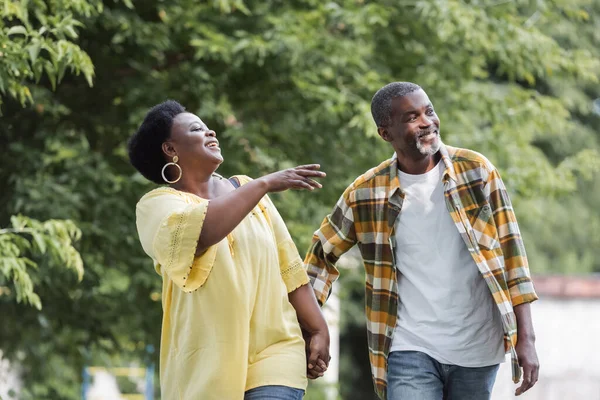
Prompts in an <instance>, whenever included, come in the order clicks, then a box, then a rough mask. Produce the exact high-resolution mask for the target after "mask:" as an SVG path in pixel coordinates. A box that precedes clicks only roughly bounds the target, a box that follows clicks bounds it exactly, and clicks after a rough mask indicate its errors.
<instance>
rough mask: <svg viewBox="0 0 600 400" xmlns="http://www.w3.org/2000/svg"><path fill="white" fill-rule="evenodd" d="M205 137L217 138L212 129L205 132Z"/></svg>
mask: <svg viewBox="0 0 600 400" xmlns="http://www.w3.org/2000/svg"><path fill="white" fill-rule="evenodd" d="M206 136H208V137H217V133H216V132H215V131H213V130H212V129H209V130H208V131H206Z"/></svg>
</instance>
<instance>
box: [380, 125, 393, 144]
mask: <svg viewBox="0 0 600 400" xmlns="http://www.w3.org/2000/svg"><path fill="white" fill-rule="evenodd" d="M377 133H378V134H379V136H381V138H382V139H383V140H385V141H386V142H391V141H392V135H391V134H390V131H389V129H388V128H383V127H377Z"/></svg>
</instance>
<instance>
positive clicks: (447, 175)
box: [388, 143, 458, 198]
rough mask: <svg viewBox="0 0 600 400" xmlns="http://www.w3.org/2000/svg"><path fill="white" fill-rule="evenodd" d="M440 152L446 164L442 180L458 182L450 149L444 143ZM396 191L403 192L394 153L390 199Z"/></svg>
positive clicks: (396, 157) (396, 156) (391, 166)
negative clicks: (449, 152)
mask: <svg viewBox="0 0 600 400" xmlns="http://www.w3.org/2000/svg"><path fill="white" fill-rule="evenodd" d="M439 152H440V154H441V156H442V161H443V162H444V166H445V169H444V174H443V175H442V180H443V181H444V182H446V181H447V180H448V179H452V180H453V181H454V182H458V180H457V179H456V171H455V170H454V165H452V159H451V158H450V154H448V149H447V148H446V145H445V144H444V143H441V146H440V150H439ZM396 190H400V192H402V189H400V178H399V176H398V154H396V152H394V155H393V156H392V158H391V163H390V188H389V191H388V198H390V197H392V195H393V194H394V193H395V192H396Z"/></svg>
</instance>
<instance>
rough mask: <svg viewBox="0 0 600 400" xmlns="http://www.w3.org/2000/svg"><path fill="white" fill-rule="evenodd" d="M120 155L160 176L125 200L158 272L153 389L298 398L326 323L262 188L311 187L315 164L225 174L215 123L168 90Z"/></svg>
mask: <svg viewBox="0 0 600 400" xmlns="http://www.w3.org/2000/svg"><path fill="white" fill-rule="evenodd" d="M129 158H130V160H131V163H132V164H133V166H134V167H135V168H136V169H137V170H138V171H139V172H140V173H141V174H142V175H143V176H144V177H146V178H147V179H149V180H151V181H153V182H156V183H159V184H160V183H167V184H168V185H167V186H162V187H160V188H157V189H154V190H152V191H150V192H149V193H147V194H146V195H144V196H143V197H142V198H141V199H140V201H139V202H138V204H137V208H136V212H137V228H138V233H139V237H140V241H141V244H142V247H143V249H144V251H145V252H146V253H147V254H148V255H149V256H150V257H151V258H152V259H153V261H154V265H155V268H156V271H157V272H158V273H159V274H160V275H161V276H162V279H163V285H162V306H163V312H164V316H163V322H162V338H161V349H160V382H161V392H162V399H163V400H170V399H177V400H192V399H193V400H196V399H203V400H213V399H214V400H236V399H240V400H241V399H244V400H251V399H281V400H293V399H301V398H302V397H303V395H304V390H305V389H306V385H307V380H306V378H307V375H308V377H310V378H316V377H318V376H321V375H322V374H323V372H324V371H325V370H326V368H327V364H328V362H329V332H328V330H327V325H326V323H325V320H324V318H323V315H322V314H321V311H320V308H319V306H318V304H317V302H316V299H315V297H314V294H313V291H312V290H311V289H310V287H309V286H307V284H308V282H309V280H308V277H307V274H306V272H305V270H304V268H303V264H302V260H301V258H300V256H299V254H298V251H297V249H296V247H295V245H294V242H293V241H292V239H291V237H290V234H289V232H288V230H287V228H286V226H285V224H284V222H283V220H282V219H281V216H280V215H279V213H278V212H277V209H276V208H275V206H274V205H273V203H272V202H271V200H270V199H269V198H268V197H267V196H266V194H267V193H269V192H279V191H283V190H287V189H307V190H313V189H315V188H320V187H321V185H320V184H319V183H318V182H316V181H315V180H313V178H320V177H324V176H325V174H324V173H323V172H320V171H319V166H318V165H304V166H300V167H296V168H292V169H287V170H283V171H279V172H275V173H272V174H270V175H266V176H263V177H261V178H259V179H256V180H252V179H250V178H248V177H246V176H235V177H233V178H231V179H224V178H223V177H221V176H220V175H217V174H215V171H216V170H217V168H218V167H219V165H221V163H222V162H223V156H222V155H221V150H220V148H219V141H218V140H217V138H216V134H215V132H214V131H212V130H210V129H209V128H208V127H207V126H206V124H205V123H204V122H202V120H201V119H200V118H198V117H197V116H196V115H194V114H191V113H189V112H186V111H185V109H184V108H183V107H182V106H181V105H180V104H179V103H177V102H175V101H167V102H164V103H161V104H159V105H157V106H155V107H154V108H152V109H151V110H150V111H149V112H148V114H147V115H146V118H145V119H144V121H143V123H142V125H141V126H140V128H139V130H138V131H137V132H136V133H135V135H134V136H133V137H132V138H131V140H130V142H129ZM299 323H300V325H299ZM301 327H302V329H303V330H304V333H305V336H306V337H307V343H306V348H305V341H304V339H303V336H302V334H303V332H302V330H301ZM307 356H308V365H307Z"/></svg>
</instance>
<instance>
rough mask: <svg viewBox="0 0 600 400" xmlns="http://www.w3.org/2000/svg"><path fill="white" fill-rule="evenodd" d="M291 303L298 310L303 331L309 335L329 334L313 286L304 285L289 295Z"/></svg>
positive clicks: (297, 313)
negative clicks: (317, 333)
mask: <svg viewBox="0 0 600 400" xmlns="http://www.w3.org/2000/svg"><path fill="white" fill-rule="evenodd" d="M288 298H289V300H290V303H291V304H292V306H293V307H294V309H295V310H296V315H297V316H298V322H299V323H300V326H301V327H302V329H304V330H306V331H307V332H309V333H315V332H323V333H325V332H327V333H329V329H328V327H327V322H325V317H324V316H323V313H322V312H321V308H320V307H319V304H318V303H317V299H316V297H315V294H314V292H313V289H312V286H311V285H303V286H300V287H299V288H298V289H296V290H294V291H293V292H291V293H289V294H288Z"/></svg>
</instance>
